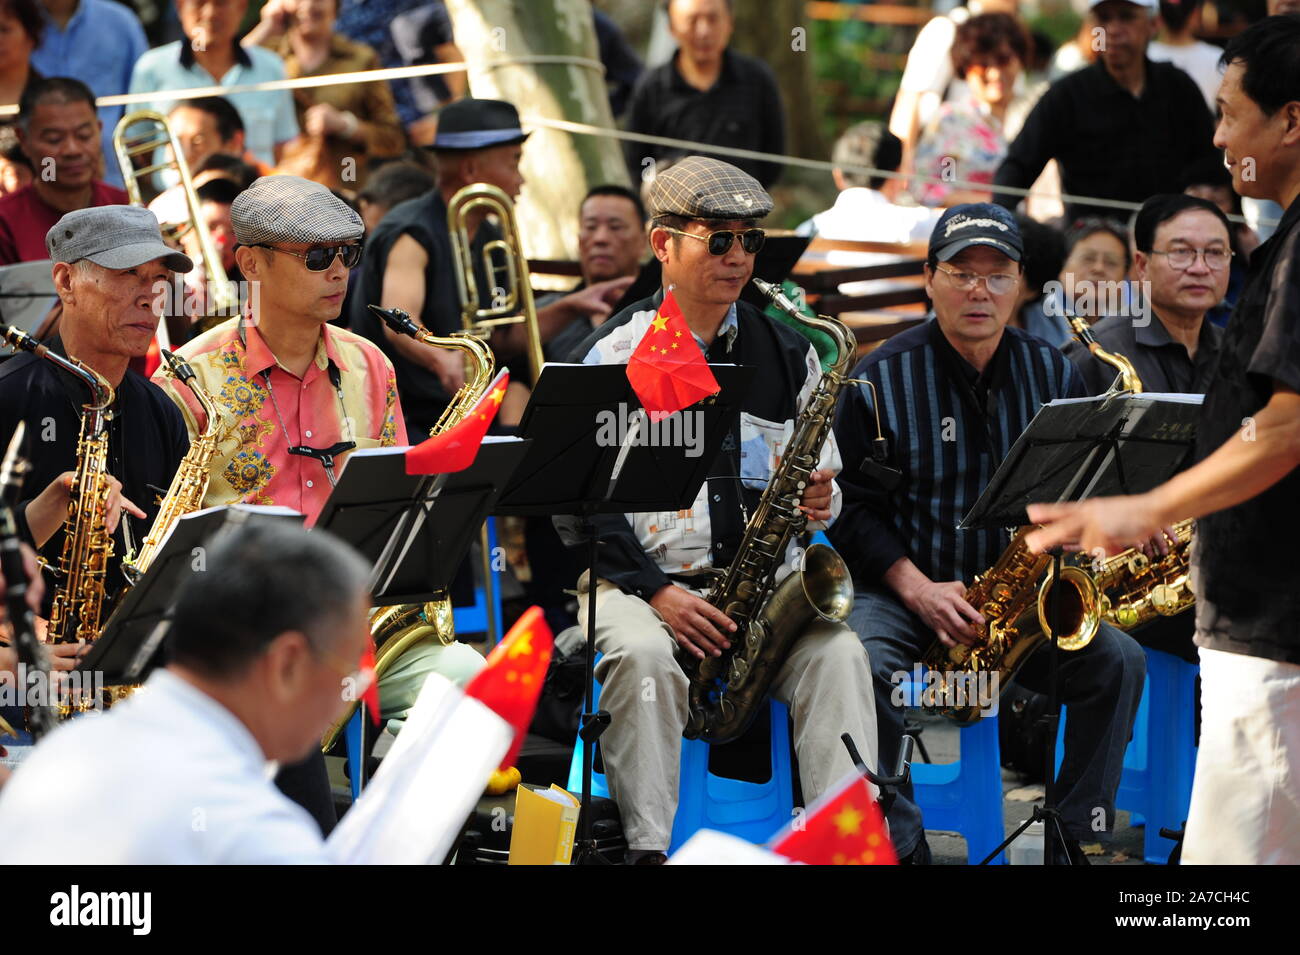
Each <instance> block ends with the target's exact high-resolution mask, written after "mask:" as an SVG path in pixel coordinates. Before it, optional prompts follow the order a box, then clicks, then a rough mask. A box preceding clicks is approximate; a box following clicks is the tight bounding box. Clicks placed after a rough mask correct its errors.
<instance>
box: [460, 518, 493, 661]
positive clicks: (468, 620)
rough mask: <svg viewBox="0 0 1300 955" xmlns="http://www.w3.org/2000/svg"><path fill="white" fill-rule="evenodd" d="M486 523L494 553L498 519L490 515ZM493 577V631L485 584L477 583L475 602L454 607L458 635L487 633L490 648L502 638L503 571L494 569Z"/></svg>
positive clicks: (490, 550)
mask: <svg viewBox="0 0 1300 955" xmlns="http://www.w3.org/2000/svg"><path fill="white" fill-rule="evenodd" d="M486 523H487V538H488V553H494V552H495V551H496V548H497V525H496V520H495V519H494V518H491V517H489V518H488V519H487V521H486ZM477 570H478V568H475V571H476V572H477ZM492 578H493V587H492V610H493V616H492V619H493V620H494V621H495V622H496V623H495V626H494V627H492V628H491V632H489V627H488V598H487V594H486V587H485V586H479V585H476V586H475V587H474V602H473V603H472V604H466V605H465V606H463V607H453V608H452V617H453V619H454V620H455V623H456V633H457V635H461V634H466V633H482V634H486V635H487V645H488V648H489V649H490V648H492V647H494V646H496V645H497V643H499V642H500V640H501V572H500V571H496V570H494V571H492Z"/></svg>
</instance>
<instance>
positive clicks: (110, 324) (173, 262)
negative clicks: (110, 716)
mask: <svg viewBox="0 0 1300 955" xmlns="http://www.w3.org/2000/svg"><path fill="white" fill-rule="evenodd" d="M45 248H46V251H47V252H48V254H49V257H50V258H51V259H53V260H54V266H53V268H52V270H51V273H52V277H53V280H54V288H55V291H56V292H57V293H58V296H59V299H60V301H61V302H62V305H63V315H62V318H61V320H60V323H59V331H58V335H57V336H56V337H55V338H53V339H52V340H49V341H47V342H46V343H45V344H46V345H47V346H48V347H49V348H50V350H51V351H52V352H54V353H55V354H58V355H62V356H64V357H67V358H75V359H76V360H78V361H80V362H82V363H83V364H85V365H87V366H88V367H90V368H91V369H93V370H94V371H96V372H98V373H99V374H100V375H102V376H103V377H104V378H105V379H107V381H108V383H109V384H110V385H112V387H113V390H114V393H115V397H114V401H113V404H112V406H111V407H110V411H109V415H108V423H107V430H108V459H107V467H108V474H109V475H110V480H111V485H112V491H111V493H110V495H109V498H108V504H107V507H106V509H105V524H106V527H107V529H108V531H109V532H110V533H111V534H112V535H113V539H114V547H113V557H112V559H111V560H110V561H109V564H108V573H107V577H106V578H105V596H106V606H105V610H104V619H107V616H108V613H109V612H110V611H111V610H112V603H113V601H114V600H115V599H116V597H117V594H118V593H119V592H120V590H121V588H122V587H123V586H124V584H125V583H126V581H125V580H124V579H123V577H122V575H121V572H120V567H121V563H122V556H123V555H124V554H125V553H127V552H128V551H129V550H130V549H132V547H138V545H139V543H140V542H141V541H142V540H143V539H144V537H145V534H146V533H148V530H149V527H150V525H151V524H152V523H153V518H154V515H155V513H156V512H157V507H158V506H157V503H156V499H157V494H156V492H155V491H154V490H153V488H159V487H162V488H165V487H167V486H168V485H169V484H170V483H171V480H172V475H173V474H174V473H175V471H176V468H177V466H178V465H179V464H180V461H181V458H183V457H184V456H185V452H186V451H187V450H188V449H189V437H188V436H187V434H186V431H185V422H184V421H183V420H182V418H181V414H180V412H179V411H178V410H177V409H176V407H175V406H174V405H173V404H172V403H171V402H170V401H168V400H167V398H166V396H165V395H164V394H163V393H162V392H161V391H159V390H158V388H157V387H155V386H154V385H152V384H150V383H149V381H148V380H147V379H146V378H144V377H143V376H142V375H140V374H138V373H136V372H134V371H132V370H131V369H130V368H129V367H128V366H129V364H130V362H131V359H133V358H139V357H141V356H143V355H144V354H145V353H146V352H147V351H148V349H149V345H150V343H151V342H152V341H153V337H154V331H155V330H156V329H157V327H158V316H159V314H160V312H159V308H160V307H161V299H162V298H164V297H165V295H166V290H167V288H168V287H169V285H170V282H171V281H172V277H173V276H172V273H173V272H188V271H190V269H191V268H193V263H191V261H190V260H189V258H188V257H186V256H185V255H183V254H181V253H179V252H176V251H174V250H173V249H171V248H169V247H168V246H166V245H164V244H163V240H162V235H161V234H160V232H159V229H158V220H157V219H155V218H154V216H153V214H152V213H151V212H149V211H148V210H147V209H141V208H137V207H135V206H97V207H94V208H90V209H79V210H77V211H75V212H69V213H68V214H66V215H65V216H63V217H62V218H61V219H59V221H58V222H56V223H55V224H54V226H53V228H51V229H50V230H49V232H48V233H47V234H46V236H45ZM91 397H92V396H91V392H90V389H89V388H88V387H87V386H86V385H85V383H84V382H83V381H82V379H80V378H78V377H76V376H74V375H71V374H69V373H67V372H66V371H64V370H63V369H61V368H59V367H57V366H56V365H55V364H54V363H53V362H50V361H47V360H45V359H43V358H40V357H38V356H36V355H33V354H31V353H28V352H23V353H21V354H19V355H17V356H15V357H13V358H10V359H9V360H8V361H5V362H4V363H3V364H0V446H5V447H7V446H8V444H9V440H10V438H11V437H12V435H13V432H14V429H15V428H16V427H17V426H18V423H19V422H20V421H22V422H26V436H27V437H26V445H25V447H24V449H23V453H24V456H25V457H27V458H28V459H29V460H30V461H31V465H32V471H31V472H30V473H29V474H28V476H27V478H26V480H25V481H24V484H23V490H24V495H25V499H24V500H22V501H21V502H19V505H18V507H17V508H16V517H17V523H18V527H19V533H20V534H21V536H22V537H23V539H24V540H25V541H26V542H27V543H29V544H31V545H32V546H33V547H35V548H36V549H37V550H38V551H39V552H40V553H41V554H42V556H44V557H45V559H46V560H47V561H48V562H49V563H50V564H51V565H52V566H57V565H58V560H59V555H60V554H61V552H62V549H63V522H64V520H65V519H66V517H67V514H68V497H69V490H70V487H71V482H72V477H73V471H74V469H75V468H76V466H77V439H78V436H79V434H80V431H81V409H82V406H83V405H85V404H88V403H89V402H90V399H91ZM38 490H39V493H35V492H36V491H38ZM29 491H31V492H33V493H31V494H28V493H27V492H29ZM53 591H54V587H53V586H47V587H46V601H47V603H48V602H49V601H50V600H52V598H53ZM64 652H68V651H66V650H60V649H56V650H55V653H56V654H59V653H64Z"/></svg>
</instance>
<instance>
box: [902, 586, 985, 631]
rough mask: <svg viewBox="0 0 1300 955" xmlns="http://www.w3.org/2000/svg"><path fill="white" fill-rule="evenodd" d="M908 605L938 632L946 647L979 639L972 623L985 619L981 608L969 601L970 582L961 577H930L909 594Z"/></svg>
mask: <svg viewBox="0 0 1300 955" xmlns="http://www.w3.org/2000/svg"><path fill="white" fill-rule="evenodd" d="M907 607H908V609H909V610H911V611H912V613H914V614H916V615H917V616H918V617H920V618H921V620H922V621H924V623H925V625H926V626H927V627H929V628H930V629H931V630H933V631H934V632H935V634H936V635H937V636H938V637H939V642H940V643H942V644H943V645H944V646H945V647H955V646H956V645H957V644H958V643H964V644H966V646H968V647H969V646H973V645H974V644H975V643H977V642H978V641H979V635H978V634H976V632H975V630H974V628H973V627H972V626H971V624H978V623H983V622H984V618H983V617H982V616H981V615H980V612H979V611H978V610H976V609H975V608H974V607H972V606H971V605H970V604H969V603H967V602H966V585H965V584H963V583H962V582H961V581H960V580H946V581H943V582H942V583H940V582H938V581H933V580H930V581H927V582H926V583H924V584H922V585H921V586H919V587H917V588H916V590H915V591H914V592H913V593H911V594H909V595H908V599H907Z"/></svg>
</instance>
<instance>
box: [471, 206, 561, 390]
mask: <svg viewBox="0 0 1300 955" xmlns="http://www.w3.org/2000/svg"><path fill="white" fill-rule="evenodd" d="M478 211H485V212H486V213H487V214H489V215H493V216H495V217H496V219H497V222H498V224H499V227H500V229H501V233H502V235H501V238H499V239H491V240H489V241H488V242H486V243H484V245H483V249H482V252H481V256H482V261H483V272H484V274H485V275H486V276H487V278H488V282H489V284H490V285H491V286H492V302H491V304H490V305H488V306H484V305H483V304H482V303H481V302H480V301H479V295H478V284H477V283H476V282H475V281H474V255H473V252H472V250H471V248H470V239H469V228H468V219H469V216H470V214H471V213H474V212H478ZM447 228H448V230H449V231H450V232H451V244H452V249H453V254H454V255H455V259H456V268H455V272H456V288H457V290H458V291H459V293H460V306H461V312H460V314H461V324H462V325H463V326H464V327H465V330H466V331H467V332H469V333H470V334H471V335H474V336H476V337H478V338H484V339H486V338H488V337H489V336H491V334H492V330H493V329H494V328H497V327H499V326H502V325H518V324H520V323H522V324H523V325H524V328H525V330H526V332H527V334H528V346H527V352H528V367H529V370H530V371H531V372H532V375H533V381H534V382H536V381H537V378H538V376H540V375H541V373H542V362H543V360H544V359H543V358H542V336H541V332H540V330H539V329H538V327H537V309H536V307H535V306H534V305H533V290H532V287H531V286H530V285H529V284H528V260H527V259H526V258H525V257H524V249H523V243H522V242H521V241H520V239H519V225H518V223H517V222H516V220H515V206H514V203H513V202H511V201H510V197H509V196H507V195H506V194H505V191H504V190H502V189H498V188H497V187H496V186H491V185H488V184H487V183H486V182H475V183H471V184H470V185H468V186H465V187H463V188H462V189H460V190H459V191H458V192H457V193H456V194H455V195H454V196H452V197H451V202H450V203H448V205H447Z"/></svg>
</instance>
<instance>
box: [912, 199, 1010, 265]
mask: <svg viewBox="0 0 1300 955" xmlns="http://www.w3.org/2000/svg"><path fill="white" fill-rule="evenodd" d="M973 245H986V246H988V247H989V248H990V249H997V251H999V252H1002V253H1004V254H1005V255H1007V256H1008V257H1009V258H1010V259H1011V260H1012V261H1014V262H1019V261H1020V259H1021V257H1022V256H1023V255H1024V254H1025V244H1024V240H1023V239H1021V237H1020V227H1019V226H1018V225H1016V220H1015V217H1014V216H1012V215H1011V213H1010V212H1008V211H1007V210H1006V209H1004V208H1002V206H999V205H995V204H993V203H991V202H968V203H965V204H964V205H960V206H953V207H952V208H951V209H949V210H948V211H947V212H945V213H944V214H943V215H942V216H940V217H939V221H938V222H937V223H936V224H935V227H934V231H933V232H931V233H930V255H932V256H934V257H935V258H936V259H938V260H939V261H940V262H947V261H948V260H949V259H951V258H952V257H953V256H954V255H956V254H957V253H959V252H961V251H962V250H963V249H969V248H970V247H971V246H973Z"/></svg>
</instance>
